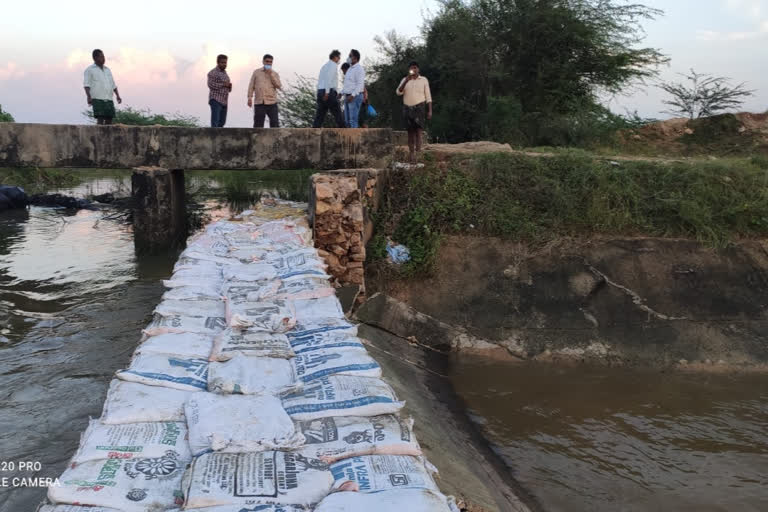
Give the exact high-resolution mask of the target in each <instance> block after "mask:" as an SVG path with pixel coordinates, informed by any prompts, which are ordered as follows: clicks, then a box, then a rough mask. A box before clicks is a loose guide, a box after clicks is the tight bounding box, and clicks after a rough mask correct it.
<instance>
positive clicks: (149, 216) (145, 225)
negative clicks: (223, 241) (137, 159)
mask: <svg viewBox="0 0 768 512" xmlns="http://www.w3.org/2000/svg"><path fill="white" fill-rule="evenodd" d="M131 190H132V197H133V201H134V210H133V232H134V242H135V244H136V248H137V249H138V250H141V251H150V252H151V251H156V250H162V249H167V248H169V247H175V246H177V245H179V244H180V243H181V242H182V241H183V239H184V238H186V234H187V233H186V210H185V197H186V196H185V194H186V192H185V190H184V171H183V170H181V169H174V170H168V169H162V168H159V167H140V168H137V169H134V170H133V175H132V176H131Z"/></svg>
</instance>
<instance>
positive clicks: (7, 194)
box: [0, 185, 29, 211]
mask: <svg viewBox="0 0 768 512" xmlns="http://www.w3.org/2000/svg"><path fill="white" fill-rule="evenodd" d="M28 204H29V197H27V193H26V192H24V189H23V188H21V187H13V186H9V185H0V211H2V210H9V209H11V208H25V207H26V206H27V205H28Z"/></svg>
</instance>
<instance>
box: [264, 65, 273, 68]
mask: <svg viewBox="0 0 768 512" xmlns="http://www.w3.org/2000/svg"><path fill="white" fill-rule="evenodd" d="M264 69H272V64H264Z"/></svg>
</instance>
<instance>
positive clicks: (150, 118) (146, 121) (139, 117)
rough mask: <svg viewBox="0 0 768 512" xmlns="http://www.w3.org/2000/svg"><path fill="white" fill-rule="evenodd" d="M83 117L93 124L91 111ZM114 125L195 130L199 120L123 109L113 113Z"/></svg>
mask: <svg viewBox="0 0 768 512" xmlns="http://www.w3.org/2000/svg"><path fill="white" fill-rule="evenodd" d="M83 116H85V117H87V118H88V119H90V120H92V121H94V122H95V119H94V117H93V111H91V110H84V111H83ZM113 122H114V123H116V124H129V125H134V126H153V125H160V126H182V127H187V128H196V127H198V126H200V120H199V119H198V118H196V117H194V116H189V115H186V114H181V113H179V112H176V113H175V114H153V113H152V112H151V111H150V110H149V109H135V108H132V107H125V108H121V109H118V110H117V111H116V112H115V118H114V120H113Z"/></svg>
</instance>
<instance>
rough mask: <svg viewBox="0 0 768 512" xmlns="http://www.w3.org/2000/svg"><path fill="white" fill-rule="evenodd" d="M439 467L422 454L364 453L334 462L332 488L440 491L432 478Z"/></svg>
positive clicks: (373, 490)
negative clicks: (417, 455)
mask: <svg viewBox="0 0 768 512" xmlns="http://www.w3.org/2000/svg"><path fill="white" fill-rule="evenodd" d="M436 472H437V470H436V469H435V468H434V466H432V465H431V464H429V466H427V465H425V459H424V458H423V457H413V456H410V455H362V456H359V457H352V458H349V459H344V460H340V461H338V462H334V463H333V464H331V473H333V478H334V482H333V488H334V489H340V490H342V491H356V492H379V491H389V490H392V489H426V490H428V491H435V492H440V490H439V489H438V487H437V484H436V483H435V480H434V479H433V478H432V473H436Z"/></svg>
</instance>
